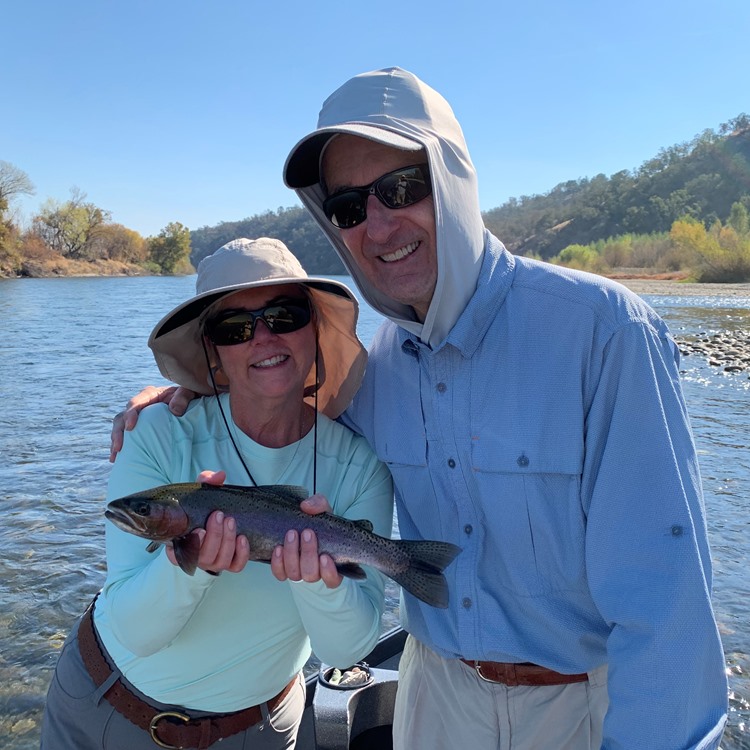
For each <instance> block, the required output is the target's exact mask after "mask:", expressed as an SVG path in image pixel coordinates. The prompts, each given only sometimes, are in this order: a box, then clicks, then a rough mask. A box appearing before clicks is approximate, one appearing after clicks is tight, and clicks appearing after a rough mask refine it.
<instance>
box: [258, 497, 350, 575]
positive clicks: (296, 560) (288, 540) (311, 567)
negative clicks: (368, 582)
mask: <svg viewBox="0 0 750 750" xmlns="http://www.w3.org/2000/svg"><path fill="white" fill-rule="evenodd" d="M300 508H301V509H302V510H303V511H305V513H309V514H310V515H312V516H314V515H317V514H318V513H325V512H330V511H331V506H330V505H329V504H328V500H326V498H325V497H323V495H312V496H311V497H308V498H307V500H303V501H302V503H301V504H300ZM271 571H272V572H273V574H274V576H275V577H276V578H277V579H278V580H279V581H286V580H290V581H307V582H308V583H314V582H315V581H323V583H325V585H326V586H327V587H328V588H329V589H335V588H336V587H337V586H339V585H340V584H341V581H342V580H343V577H342V576H341V575H339V572H338V570H336V565H335V564H334V562H333V559H332V558H331V556H330V555H326V554H322V555H321V554H319V553H318V539H317V537H316V536H315V533H314V532H313V531H311V530H310V529H304V530H303V531H302V533H301V534H298V533H297V532H296V531H294V530H293V529H290V530H289V531H288V532H287V534H286V536H285V537H284V544H283V545H282V544H280V545H279V546H278V547H276V549H275V550H274V551H273V557H272V558H271Z"/></svg>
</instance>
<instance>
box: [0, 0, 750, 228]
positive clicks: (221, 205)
mask: <svg viewBox="0 0 750 750" xmlns="http://www.w3.org/2000/svg"><path fill="white" fill-rule="evenodd" d="M459 7H460V10H459ZM748 32H750V2H748V0H714V2H712V3H708V2H706V0H700V1H698V0H630V1H629V2H627V3H625V2H617V3H615V2H607V0H598V1H596V2H594V1H589V0H567V1H565V0H525V1H521V0H517V2H514V3H510V2H506V1H505V0H482V1H481V2H474V1H473V0H461V2H458V1H457V2H445V1H444V0H406V1H405V2H397V3H393V4H389V3H387V2H381V3H377V2H342V1H341V0H308V1H307V2H300V1H298V0H275V1H273V0H70V1H69V2H61V1H60V0H13V1H12V2H9V3H5V4H4V7H3V10H2V12H1V13H0V71H1V72H0V160H4V161H7V162H10V163H11V164H13V165H15V166H16V167H18V168H20V169H22V170H23V171H24V172H26V174H27V175H28V176H29V178H30V179H31V181H32V182H33V183H34V185H35V186H36V194H35V195H34V196H33V197H31V198H28V199H23V200H21V201H17V202H16V205H15V209H16V216H17V217H18V218H19V219H20V220H21V221H28V220H29V219H30V218H31V216H32V215H33V213H34V212H35V211H37V210H38V208H39V207H40V206H41V204H42V203H43V202H44V201H45V200H46V199H47V198H53V199H55V200H57V201H65V200H67V199H68V198H69V197H70V190H71V188H72V187H76V188H78V189H79V190H81V191H83V192H84V193H85V194H86V195H87V197H88V200H90V201H92V202H93V203H95V204H96V205H97V206H99V207H101V208H104V209H106V210H108V211H110V212H111V214H112V220H113V221H114V222H117V223H120V224H124V225H125V226H126V227H129V228H130V229H135V230H137V231H138V232H140V233H141V234H143V235H144V236H148V235H154V234H157V233H158V232H159V230H160V229H162V228H163V227H164V226H166V224H168V223H169V222H171V221H179V222H181V223H182V224H184V225H186V226H188V227H189V228H191V229H198V228H200V227H201V226H206V225H214V224H217V223H218V222H220V221H233V220H238V219H242V218H245V217H248V216H252V215H254V214H258V213H262V212H263V211H266V210H276V209H277V208H279V207H281V206H284V207H286V206H295V205H299V203H298V201H297V199H296V196H295V195H294V194H293V193H292V192H291V191H289V190H288V189H287V188H286V187H284V184H283V182H282V179H281V169H282V166H283V163H284V160H285V158H286V156H287V154H288V152H289V150H290V149H291V147H292V146H293V145H294V144H295V143H296V142H297V140H299V138H301V137H302V136H304V135H305V134H306V133H307V132H309V130H311V129H312V128H313V127H314V125H315V121H316V119H317V114H318V110H319V109H320V105H321V104H322V102H323V100H324V99H325V97H326V96H327V95H328V94H329V93H331V92H332V91H333V90H334V89H335V88H337V87H338V86H339V85H340V84H341V83H343V82H344V81H345V80H347V79H348V78H350V77H351V76H353V75H355V74H357V73H360V72H363V71H366V70H372V69H375V68H382V67H388V66H391V65H399V66H401V67H403V68H406V69H408V70H411V71H412V72H414V73H416V74H417V75H418V76H419V77H420V78H422V79H423V80H424V81H426V82H427V83H429V84H430V85H431V86H433V87H434V88H436V89H437V90H438V91H440V92H441V93H442V94H443V95H444V96H445V97H446V98H447V99H448V101H449V102H450V103H451V104H452V106H453V109H454V111H455V112H456V114H457V116H458V119H459V121H460V122H461V123H462V126H463V128H464V132H465V135H466V139H467V142H468V144H469V148H470V150H471V153H472V157H473V160H474V163H475V165H476V167H477V171H478V173H479V187H480V200H481V205H482V208H483V209H485V210H486V209H489V208H493V207H495V206H498V205H500V204H502V203H503V202H504V201H506V200H507V199H508V198H510V197H514V196H515V197H518V196H521V195H531V194H534V193H544V192H546V191H547V190H549V189H551V188H552V187H554V186H555V185H556V184H558V183H559V182H563V181H565V180H569V179H578V178H581V177H593V176H594V175H596V174H599V173H604V174H606V175H611V174H613V173H614V172H617V171H619V170H621V169H629V170H632V169H635V168H637V167H638V166H640V165H641V164H642V163H643V162H644V161H645V160H647V159H649V158H650V157H652V156H654V155H655V154H656V153H657V152H658V151H659V149H660V148H663V147H667V146H671V145H673V144H675V143H682V142H685V141H689V140H691V139H692V138H693V137H694V136H695V135H697V134H698V133H700V132H701V131H703V130H705V129H706V128H711V129H713V130H715V129H717V128H718V126H719V125H720V124H721V123H723V122H726V121H727V120H730V119H732V118H734V117H736V116H737V115H739V114H740V113H742V112H745V113H748V114H750V85H748V71H750V44H749V43H748Z"/></svg>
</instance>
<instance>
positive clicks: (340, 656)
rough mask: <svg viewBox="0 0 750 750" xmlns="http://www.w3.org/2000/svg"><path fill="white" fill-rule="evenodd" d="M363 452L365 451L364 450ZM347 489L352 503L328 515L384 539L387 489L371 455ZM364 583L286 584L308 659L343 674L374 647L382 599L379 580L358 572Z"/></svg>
mask: <svg viewBox="0 0 750 750" xmlns="http://www.w3.org/2000/svg"><path fill="white" fill-rule="evenodd" d="M368 452H369V449H368ZM350 471H353V472H356V473H357V474H360V476H358V477H357V478H356V479H355V478H354V477H352V479H353V480H355V481H354V482H353V484H352V487H353V500H352V502H351V503H350V504H349V505H348V507H346V509H345V510H344V509H342V508H339V507H334V512H335V513H337V514H338V515H342V516H344V517H345V518H349V519H351V520H359V519H363V518H366V519H368V520H369V521H371V522H372V524H373V529H374V531H375V533H376V534H379V535H380V536H385V537H390V536H391V531H392V526H393V484H392V481H391V476H390V473H389V472H388V470H387V468H386V467H385V466H384V465H383V464H381V463H380V462H379V461H377V460H376V458H375V456H374V455H372V456H371V458H369V459H368V461H367V468H366V469H365V470H363V469H361V468H354V467H351V468H350ZM363 568H364V569H365V571H366V573H367V578H366V579H365V580H361V581H359V580H356V581H355V580H353V579H351V578H344V580H343V581H342V582H341V585H340V586H338V587H337V588H335V589H329V588H327V587H326V585H325V584H324V583H323V582H322V581H318V582H316V583H313V584H307V583H304V582H299V583H294V582H290V586H291V590H292V595H293V597H294V600H295V603H296V605H297V609H298V610H299V613H300V617H301V619H302V622H303V624H304V627H305V630H306V631H307V633H308V635H309V637H310V644H311V645H312V650H313V652H314V654H315V655H316V656H317V657H318V658H319V659H320V660H321V661H323V662H325V663H326V664H330V665H332V666H336V667H340V668H346V667H349V666H351V665H352V664H354V663H356V662H357V661H359V660H360V659H362V658H364V657H365V656H366V655H367V654H368V653H369V652H370V651H371V650H372V649H373V647H374V646H375V644H376V643H377V640H378V637H379V635H380V618H381V615H382V613H383V607H384V599H385V593H384V592H385V577H384V576H383V575H382V574H381V573H380V572H378V571H377V570H375V569H374V568H371V567H369V566H363Z"/></svg>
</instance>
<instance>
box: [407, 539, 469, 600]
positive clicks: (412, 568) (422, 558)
mask: <svg viewBox="0 0 750 750" xmlns="http://www.w3.org/2000/svg"><path fill="white" fill-rule="evenodd" d="M397 543H398V546H399V547H400V548H401V549H402V550H404V551H405V552H406V553H407V555H408V556H409V560H410V563H409V567H408V568H407V570H406V571H404V572H403V573H398V574H396V575H394V576H393V580H394V581H396V583H398V584H399V585H400V586H402V587H403V588H404V589H405V590H406V591H408V592H409V593H410V594H412V595H413V596H416V597H417V599H420V600H421V601H423V602H425V603H426V604H430V605H431V606H433V607H438V608H439V609H445V608H446V607H447V606H448V582H447V581H446V580H445V576H444V575H443V570H444V569H445V568H446V567H448V565H450V564H451V562H453V560H454V558H455V557H456V555H458V553H459V552H460V551H461V548H460V547H457V546H456V545H455V544H450V542H430V541H407V540H399V541H398V542H397Z"/></svg>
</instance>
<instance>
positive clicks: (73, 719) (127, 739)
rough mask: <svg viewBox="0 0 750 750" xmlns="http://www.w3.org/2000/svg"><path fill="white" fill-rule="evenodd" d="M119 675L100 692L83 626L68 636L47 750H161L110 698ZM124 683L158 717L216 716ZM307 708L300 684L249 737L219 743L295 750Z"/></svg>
mask: <svg viewBox="0 0 750 750" xmlns="http://www.w3.org/2000/svg"><path fill="white" fill-rule="evenodd" d="M116 677H117V673H116V672H115V674H113V675H112V676H111V677H110V679H109V680H107V681H106V682H105V683H104V684H103V685H101V686H100V687H99V688H97V687H96V686H95V685H94V682H93V680H92V679H91V677H90V676H89V674H88V672H87V671H86V667H85V666H84V664H83V660H82V659H81V653H80V651H79V649H78V625H76V626H75V627H74V628H73V631H72V632H71V634H70V635H69V636H68V639H67V640H66V642H65V645H64V646H63V650H62V652H61V654H60V659H59V661H58V663H57V667H56V669H55V674H54V675H53V677H52V682H51V683H50V687H49V692H48V693H47V703H46V706H45V710H44V717H43V719H42V743H41V750H141V749H142V750H157V745H155V744H154V741H153V740H152V739H151V735H150V734H149V733H148V732H146V731H144V730H143V729H141V728H140V727H137V726H136V725H135V724H133V723H131V722H130V721H128V719H126V718H125V717H124V716H123V715H122V714H120V713H118V712H117V711H115V709H114V708H113V707H112V706H111V705H110V704H109V703H108V702H107V699H106V698H104V693H106V692H107V690H108V689H109V687H110V686H111V684H112V682H113V681H114V680H115V679H116ZM120 680H121V681H122V683H123V684H124V685H125V686H126V687H127V688H128V689H129V690H130V691H131V692H133V693H135V694H136V695H137V696H138V697H139V698H141V699H143V700H146V701H147V702H148V703H150V704H151V705H153V706H154V707H155V711H154V713H157V712H159V711H166V710H170V709H171V710H178V711H181V712H183V713H187V714H188V715H190V716H191V717H192V718H199V717H202V716H210V715H211V714H206V713H201V712H198V711H185V710H184V709H183V708H181V707H175V706H166V705H164V704H163V703H159V702H158V701H154V700H152V699H151V698H148V697H147V696H144V695H143V694H142V693H140V692H138V690H136V689H135V688H134V687H133V686H132V685H130V684H129V683H128V682H127V681H126V680H125V679H124V678H123V677H120ZM304 709H305V683H304V680H303V679H302V675H301V674H299V675H297V684H296V685H295V686H294V687H293V688H292V689H291V690H290V691H289V693H288V694H287V695H286V697H285V698H284V700H283V701H282V702H281V703H280V704H279V705H278V706H277V707H276V709H275V710H274V711H273V713H271V714H270V715H269V714H268V711H267V710H266V707H265V705H264V706H262V708H261V710H262V713H263V717H264V720H263V721H261V722H260V723H259V724H256V725H255V726H254V727H250V728H249V729H247V730H246V731H244V732H239V733H238V734H235V735H232V736H231V737H227V738H226V739H224V740H220V741H219V742H215V743H214V744H213V745H211V748H221V750H289V749H290V748H293V747H294V744H295V741H296V739H297V731H298V729H299V724H300V721H301V720H302V712H303V711H304Z"/></svg>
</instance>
